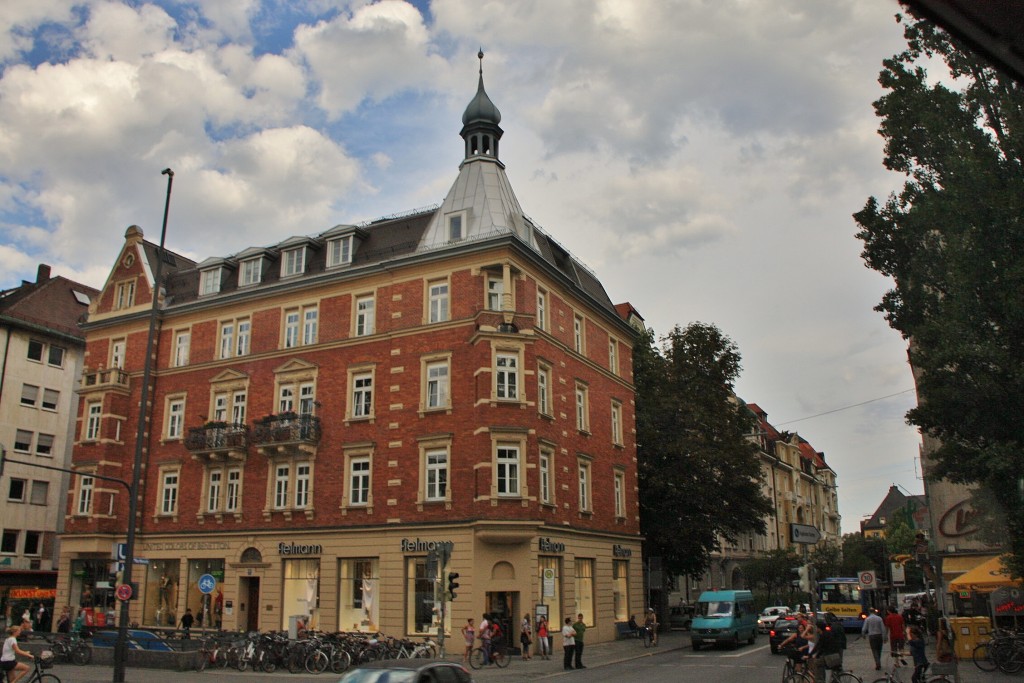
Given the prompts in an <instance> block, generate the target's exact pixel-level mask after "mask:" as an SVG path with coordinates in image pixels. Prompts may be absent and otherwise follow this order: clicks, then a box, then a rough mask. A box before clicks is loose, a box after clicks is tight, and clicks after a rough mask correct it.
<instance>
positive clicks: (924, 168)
mask: <svg viewBox="0 0 1024 683" xmlns="http://www.w3.org/2000/svg"><path fill="white" fill-rule="evenodd" d="M899 20H900V21H901V22H902V24H903V27H904V35H905V37H906V39H907V49H906V50H904V51H903V52H901V53H899V54H897V55H894V56H893V57H891V58H890V59H887V60H885V61H884V62H883V64H884V69H883V71H882V72H881V75H880V77H879V81H880V82H881V84H882V86H883V87H884V88H885V89H886V90H887V91H888V92H887V93H886V94H885V95H884V96H883V97H882V98H881V99H879V100H878V101H877V102H875V111H876V112H877V114H878V116H879V117H880V118H881V119H882V124H881V127H880V129H879V131H880V133H881V135H882V136H883V137H884V138H885V166H886V167H887V168H889V169H890V170H892V171H895V172H898V173H901V174H904V175H905V176H906V181H905V182H904V185H903V187H902V189H901V190H900V191H899V192H898V193H893V194H891V195H890V196H889V197H888V199H886V200H885V201H884V202H879V201H878V200H877V199H875V198H874V197H872V198H870V199H869V200H868V201H867V204H866V205H865V207H864V209H863V210H861V211H860V212H858V213H857V214H855V216H854V218H855V219H856V221H857V223H858V224H859V226H860V231H859V233H858V237H859V238H860V239H861V240H863V243H864V251H863V257H864V260H865V261H866V263H867V265H868V266H869V267H870V268H873V269H875V270H877V271H879V272H880V273H883V274H884V275H887V276H889V277H891V278H892V279H893V280H894V281H895V287H894V288H893V289H892V290H890V291H889V292H887V293H886V294H885V295H884V297H883V299H882V301H881V303H880V304H879V306H878V307H877V310H880V311H882V312H884V313H885V316H886V319H887V320H888V322H889V324H890V325H891V326H892V327H893V328H894V329H896V330H899V331H900V332H901V333H902V334H903V336H904V337H905V338H907V339H908V340H910V361H911V364H912V365H913V368H914V371H915V375H916V380H917V388H918V395H919V405H918V407H916V408H914V409H913V410H911V411H910V412H909V413H908V414H907V419H908V421H909V422H910V423H911V424H913V425H916V426H918V427H919V428H920V429H921V430H922V432H923V433H924V434H925V435H926V436H928V437H933V438H935V439H936V440H937V443H938V447H937V449H936V450H935V451H934V452H933V453H932V454H931V455H932V457H933V458H934V461H935V465H934V468H933V470H932V471H930V472H928V475H929V476H930V477H932V478H935V479H941V478H947V479H949V480H950V481H953V482H957V483H963V484H978V485H979V489H978V493H976V494H975V496H974V498H973V501H972V503H973V505H974V508H975V509H976V510H977V511H978V513H979V514H980V515H981V518H982V523H981V524H980V526H981V527H982V528H983V529H986V530H987V532H988V533H989V534H990V538H989V540H998V541H1000V542H1002V543H1003V544H1004V547H1006V548H1007V549H1008V550H1009V551H1010V552H1011V557H1010V558H1009V565H1010V568H1011V571H1012V572H1013V573H1014V574H1015V575H1016V576H1022V575H1024V497H1022V495H1021V491H1022V490H1024V479H1022V473H1024V443H1022V437H1024V427H1022V424H1024V423H1022V422H1021V419H1020V416H1021V414H1024V343H1022V342H1024V315H1022V313H1021V312H1022V311H1024V92H1022V88H1021V85H1020V84H1018V83H1016V82H1015V81H1013V80H1012V79H1010V78H1008V77H1006V76H1004V75H1003V74H1002V73H1000V72H999V71H997V70H995V69H994V68H992V66H990V65H989V64H987V63H986V62H985V61H984V60H983V59H981V58H980V57H978V56H976V55H975V54H973V53H972V52H970V51H969V50H968V49H965V48H964V47H963V46H962V45H960V44H958V43H957V42H956V40H954V39H953V38H951V37H950V36H949V35H948V34H946V33H945V32H943V31H942V30H940V29H938V28H937V27H935V26H934V25H933V24H932V23H930V22H927V21H920V20H917V19H915V18H914V17H913V16H903V17H899ZM943 64H944V66H945V70H948V75H950V76H952V77H953V78H935V77H930V76H929V73H928V70H927V69H928V68H933V69H934V68H935V67H936V66H940V70H942V69H941V65H943ZM945 75H946V74H943V73H940V74H939V76H945Z"/></svg>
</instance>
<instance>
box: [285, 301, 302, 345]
mask: <svg viewBox="0 0 1024 683" xmlns="http://www.w3.org/2000/svg"><path fill="white" fill-rule="evenodd" d="M298 345H299V310H298V309H293V310H291V311H285V313H284V348H286V349H292V348H295V347H296V346H298Z"/></svg>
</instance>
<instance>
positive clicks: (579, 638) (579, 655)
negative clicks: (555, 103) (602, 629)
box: [572, 614, 587, 669]
mask: <svg viewBox="0 0 1024 683" xmlns="http://www.w3.org/2000/svg"><path fill="white" fill-rule="evenodd" d="M572 628H573V630H574V631H576V638H575V640H576V653H575V655H576V668H577V669H586V668H587V667H585V666H583V636H584V635H585V634H586V632H587V625H586V624H584V623H583V615H582V614H577V615H576V623H575V624H573V625H572Z"/></svg>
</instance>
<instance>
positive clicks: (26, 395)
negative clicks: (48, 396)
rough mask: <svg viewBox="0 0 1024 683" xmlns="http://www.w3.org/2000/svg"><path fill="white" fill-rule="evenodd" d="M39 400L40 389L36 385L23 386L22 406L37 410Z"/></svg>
mask: <svg viewBox="0 0 1024 683" xmlns="http://www.w3.org/2000/svg"><path fill="white" fill-rule="evenodd" d="M38 400H39V387H37V386H35V385H34V384H22V385H21V405H23V406H27V407H29V408H35V407H36V402H37V401H38Z"/></svg>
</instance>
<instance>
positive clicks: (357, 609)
mask: <svg viewBox="0 0 1024 683" xmlns="http://www.w3.org/2000/svg"><path fill="white" fill-rule="evenodd" d="M378 567H379V561H378V560H377V558H375V557H374V558H357V559H345V560H341V570H340V572H339V575H340V576H341V587H340V590H339V591H338V595H339V596H340V597H339V605H338V630H339V631H361V632H363V633H376V632H377V630H378V625H379V624H380V616H379V615H380V576H379V575H378V572H379V569H378Z"/></svg>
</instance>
